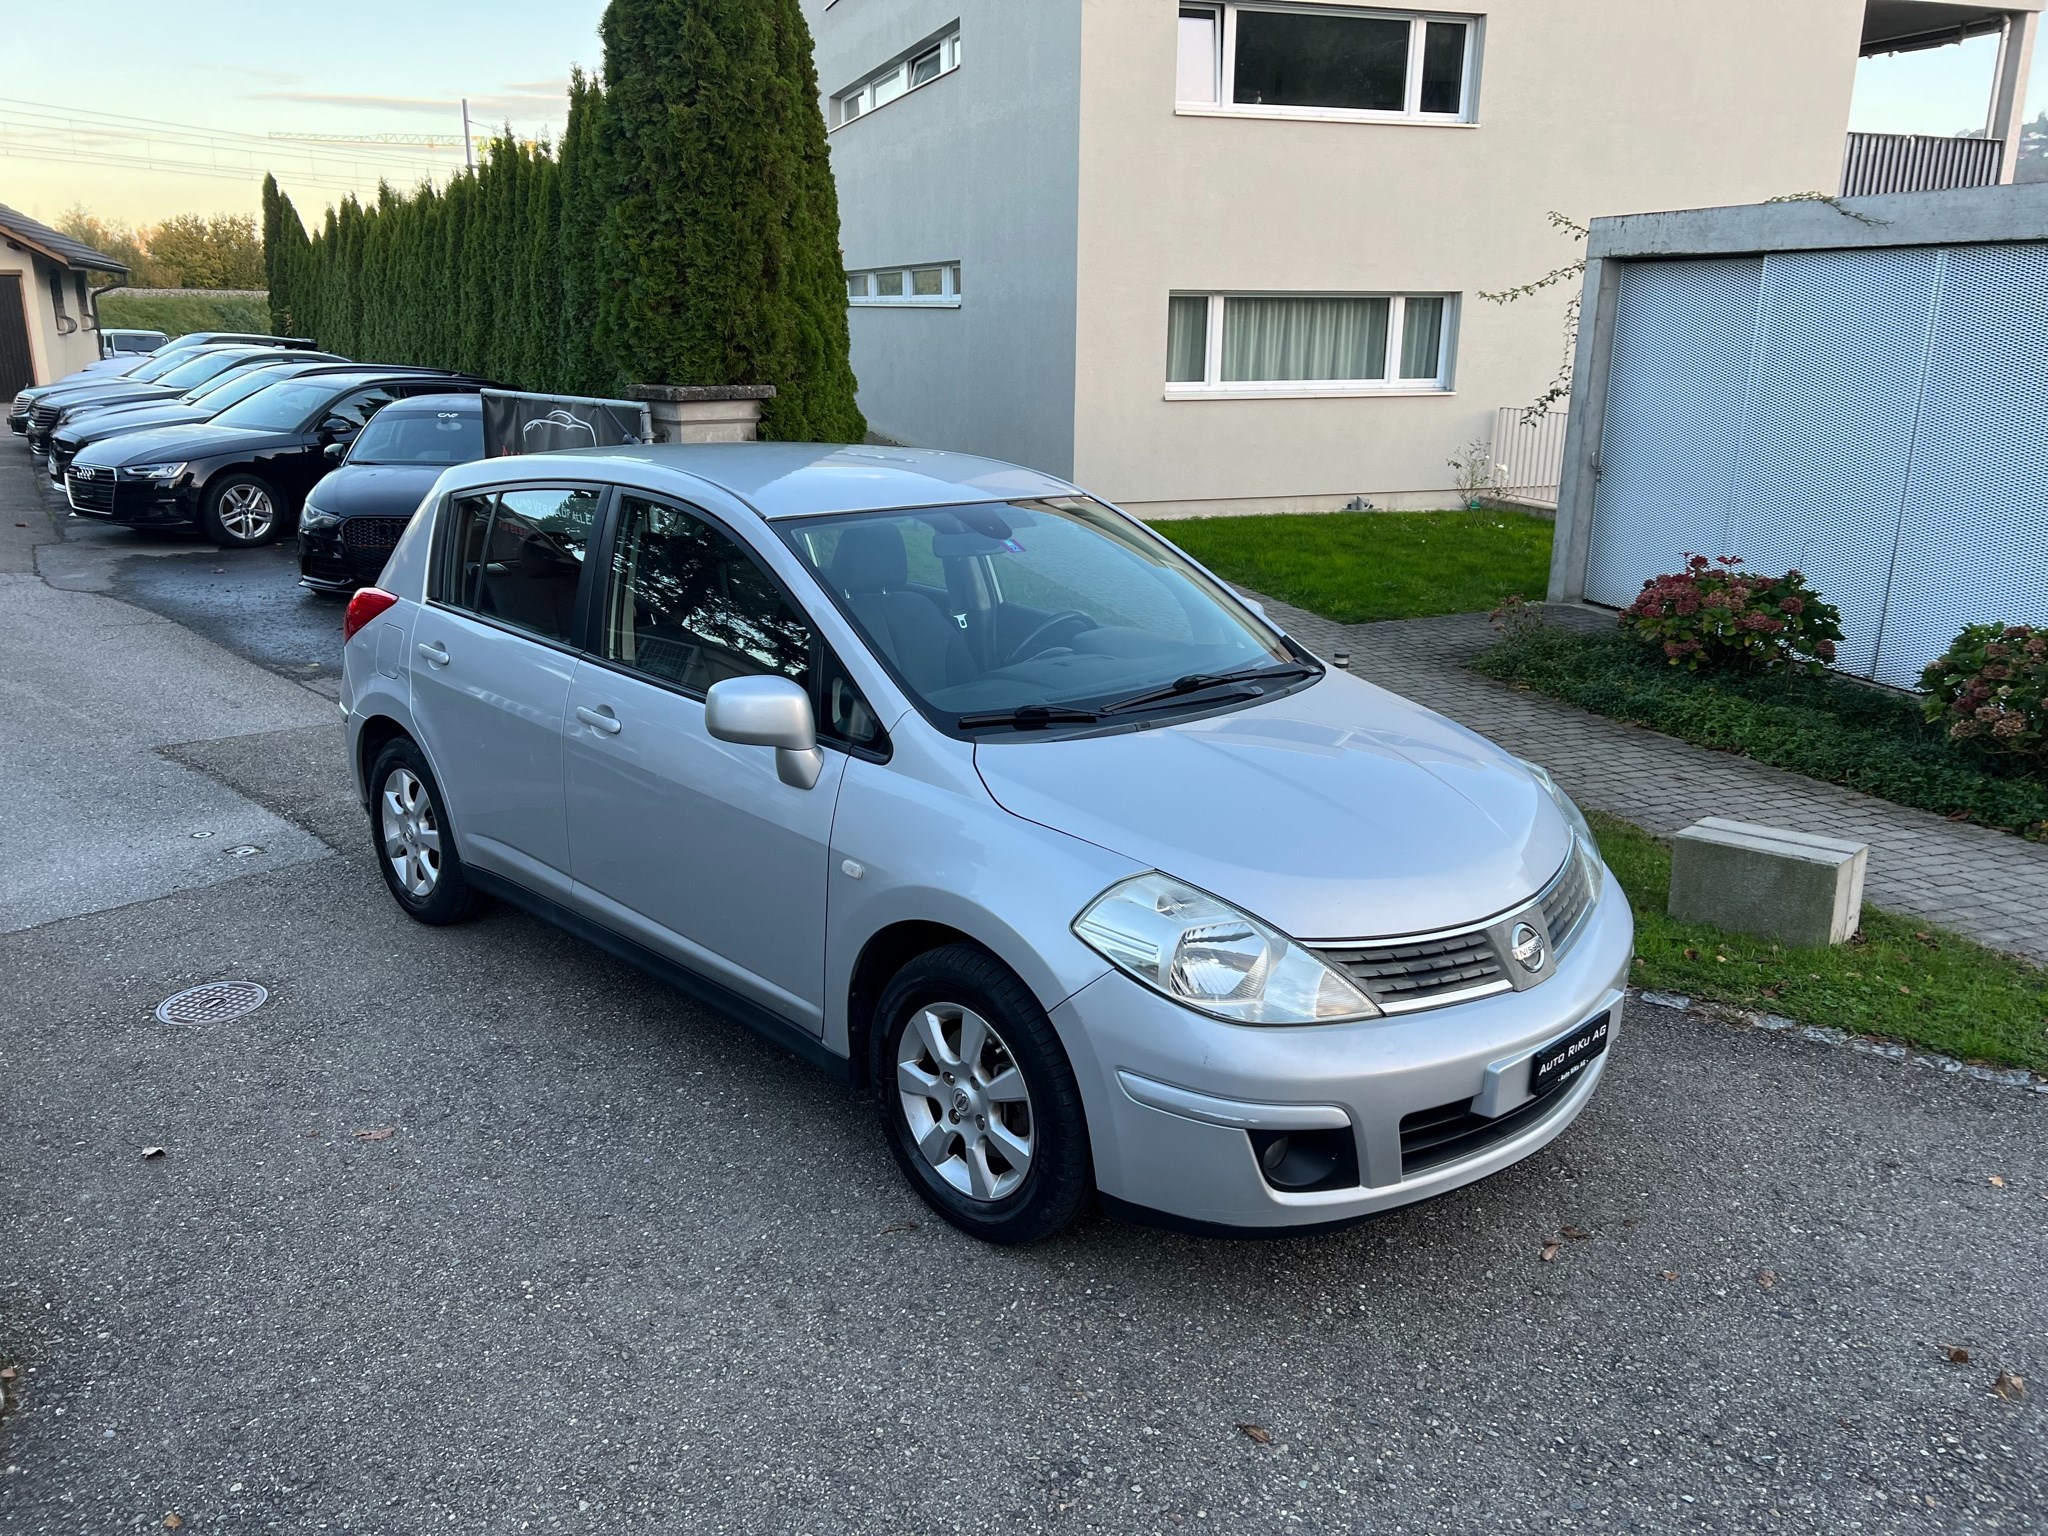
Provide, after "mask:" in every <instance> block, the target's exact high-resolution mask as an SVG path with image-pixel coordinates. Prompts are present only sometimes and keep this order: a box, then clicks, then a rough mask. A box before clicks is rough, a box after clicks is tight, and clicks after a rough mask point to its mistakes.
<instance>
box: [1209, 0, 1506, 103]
mask: <svg viewBox="0 0 2048 1536" xmlns="http://www.w3.org/2000/svg"><path fill="white" fill-rule="evenodd" d="M1477 31H1478V26H1477V18H1476V17H1470V16H1424V15H1418V14H1415V13H1413V12H1393V11H1365V10H1338V9H1335V8H1332V7H1329V6H1321V5H1318V6H1313V7H1311V6H1303V5H1294V6H1286V5H1260V4H1251V3H1245V4H1239V3H1237V0H1216V3H1214V4H1204V5H1183V6H1182V7H1181V8H1180V36H1179V44H1178V70H1177V74H1178V79H1179V87H1178V99H1179V102H1180V105H1181V107H1182V108H1183V109H1187V110H1194V111H1205V110H1206V111H1214V112H1239V113H1249V114H1252V115H1255V116H1270V117H1338V118H1358V119H1371V118H1407V119H1413V120H1416V121H1434V122H1469V121H1471V115H1472V114H1471V100H1472V84H1473V82H1472V73H1473V41H1474V37H1475V34H1476V33H1477Z"/></svg>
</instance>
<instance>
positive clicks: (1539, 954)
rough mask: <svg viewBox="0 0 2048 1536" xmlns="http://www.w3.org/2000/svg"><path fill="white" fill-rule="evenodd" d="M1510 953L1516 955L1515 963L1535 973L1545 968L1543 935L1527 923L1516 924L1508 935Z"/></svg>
mask: <svg viewBox="0 0 2048 1536" xmlns="http://www.w3.org/2000/svg"><path fill="white" fill-rule="evenodd" d="M1508 953H1509V954H1511V955H1513V956H1514V957H1515V964H1517V965H1519V966H1520V967H1521V968H1522V969H1523V970H1525V971H1528V972H1529V973H1530V974H1531V975H1533V974H1535V973H1536V972H1537V971H1540V970H1542V969H1543V935H1542V934H1540V933H1538V932H1537V931H1536V930H1535V929H1534V928H1532V927H1530V926H1529V925H1528V924H1527V923H1517V924H1515V931H1514V932H1513V933H1511V934H1509V935H1508Z"/></svg>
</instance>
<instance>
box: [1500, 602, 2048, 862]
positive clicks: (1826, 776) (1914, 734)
mask: <svg viewBox="0 0 2048 1536" xmlns="http://www.w3.org/2000/svg"><path fill="white" fill-rule="evenodd" d="M1472 666H1473V668H1474V670H1476V671H1479V672H1483V673H1485V674H1486V675H1487V676H1489V677H1497V678H1501V679H1503V680H1504V681H1507V682H1513V683H1521V684H1524V685H1526V686H1527V687H1530V688H1533V689H1535V690H1536V691H1537V692H1539V693H1547V694H1549V695H1550V696H1551V697H1552V698H1557V699H1563V700H1564V701H1565V702H1566V703H1568V704H1576V705H1578V706H1579V707H1580V708H1581V709H1590V710H1592V711H1594V712H1595V713H1597V714H1602V715H1609V716H1612V717H1613V718H1615V719H1617V720H1632V721H1634V722H1635V723H1636V724H1638V725H1646V726H1648V727H1650V729H1652V730H1655V731H1662V732H1664V733H1665V734H1666V735H1669V736H1676V737H1679V738H1680V739H1681V740H1684V741H1690V742H1696V743H1697V744H1699V745H1700V746H1703V747H1713V748H1716V749H1718V750H1720V751H1724V752H1735V753H1740V754H1741V755H1743V756H1745V757H1753V758H1755V759H1756V760H1757V761H1758V762H1764V763H1771V764H1773V765H1775V766H1777V767H1779V768H1789V769H1791V770H1792V771H1793V772H1794V773H1803V774H1805V775H1806V776H1807V777H1809V778H1815V779H1822V780H1825V781H1826V782H1828V783H1830V784H1843V785H1847V786H1848V787H1849V788H1851V789H1856V790H1861V791H1862V792H1863V793H1865V794H1868V795H1876V796H1878V797H1880V798H1881V799H1885V800H1890V801H1893V802H1895V803H1897V804H1899V805H1911V806H1917V807H1919V808H1920V809H1921V810H1926V811H1934V812H1936V813H1937V814H1939V815H1943V816H1954V817H1957V818H1960V819H1965V820H1969V821H1975V822H1979V823H1981V824H1983V825H1984V826H1988V827H1999V828H2002V829H2004V830H2006V831H2009V832H2018V833H2020V834H2022V835H2024V836H2031V837H2038V836H2041V835H2042V833H2043V831H2044V823H2048V783H2044V782H2043V781H2042V780H2041V779H2040V778H2039V777H2038V776H2035V775H2032V774H2029V773H2028V772H2027V771H2026V770H2025V768H2024V766H2023V765H2022V764H2021V763H2020V762H2019V761H2018V760H2017V759H2014V758H2009V757H2008V758H1991V757H1987V756H1984V755H1980V754H1977V753H1973V752H1970V751H1968V750H1966V749H1958V748H1957V747H1955V746H1953V745H1951V744H1950V743H1949V742H1948V741H1947V740H1945V739H1944V737H1943V735H1942V732H1941V728H1940V727H1939V726H1938V725H1929V724H1928V723H1927V722H1926V721H1924V720H1922V719H1921V717H1920V708H1919V703H1918V701H1917V700H1915V699H1914V698H1912V697H1911V696H1909V695H1907V694H1903V693H1896V692H1893V691H1892V690H1890V689H1883V688H1873V687H1870V686H1869V685H1867V684H1864V683H1860V682H1857V681H1855V680H1854V679H1853V678H1846V677H1841V676H1838V675H1836V674H1833V673H1830V674H1827V675H1824V676H1821V677H1806V676H1786V675H1771V676H1760V677H1739V676H1726V675H1711V674H1706V673H1692V672H1688V671H1686V670H1685V669H1684V668H1682V667H1671V666H1666V665H1665V664H1664V659H1663V657H1661V656H1660V655H1658V654H1657V652H1656V651H1655V649H1654V648H1652V647H1650V646H1647V645H1645V644H1643V643H1642V642H1641V641H1639V640H1636V639H1633V638H1632V637H1630V636H1628V635H1624V634H1622V633H1620V632H1619V631H1618V630H1610V631H1607V632H1605V633H1593V634H1587V633H1584V632H1582V631H1578V630H1567V629H1562V628H1558V627H1555V626H1548V625H1537V626H1532V627H1529V628H1527V629H1524V630H1522V631H1520V632H1519V633H1517V634H1516V635H1514V636H1513V637H1511V638H1509V639H1506V640H1503V641H1502V642H1501V643H1500V644H1499V645H1497V646H1495V647H1494V648H1493V649H1492V650H1490V651H1487V652H1485V653H1483V654H1482V655H1480V656H1479V657H1477V658H1476V659H1475V660H1474V661H1473V663H1472Z"/></svg>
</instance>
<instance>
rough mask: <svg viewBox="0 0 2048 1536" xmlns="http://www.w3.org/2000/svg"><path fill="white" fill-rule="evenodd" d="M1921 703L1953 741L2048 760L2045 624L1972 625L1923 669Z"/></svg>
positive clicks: (2035, 760)
mask: <svg viewBox="0 0 2048 1536" xmlns="http://www.w3.org/2000/svg"><path fill="white" fill-rule="evenodd" d="M1920 686H1921V687H1922V688H1924V689H1926V690H1927V697H1926V699H1924V700H1923V701H1922V703H1921V708H1922V709H1923V710H1924V711H1925V712H1926V715H1927V718H1928V719H1929V720H1931V721H1936V722H1939V723H1941V724H1942V725H1943V726H1944V728H1945V729H1946V730H1947V733H1948V739H1949V740H1950V741H1952V742H1964V743H1967V744H1968V745H1969V746H1971V747H1973V748H1976V749H1978V750H1981V751H1986V752H1995V753H2001V754H2005V753H2010V754H2012V755H2014V756H2017V757H2024V758H2029V759H2032V760H2033V761H2034V762H2036V763H2039V762H2041V761H2042V760H2043V759H2048V630H2035V629H2033V628H2032V627H2030V626H2028V625H2025V624H1972V625H1970V626H1969V627H1968V628H1967V629H1965V630H1964V631H1963V632H1962V633H1961V634H1960V635H1957V636H1956V637H1955V640H1954V641H1953V642H1952V643H1951V644H1950V645H1949V648H1948V654H1947V655H1945V656H1942V657H1940V658H1939V659H1938V660H1935V661H1931V662H1929V663H1928V664H1927V670H1926V671H1924V672H1922V673H1921V674H1920Z"/></svg>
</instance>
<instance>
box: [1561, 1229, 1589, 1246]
mask: <svg viewBox="0 0 2048 1536" xmlns="http://www.w3.org/2000/svg"><path fill="white" fill-rule="evenodd" d="M1557 1230H1558V1231H1560V1232H1562V1233H1563V1234H1564V1235H1565V1236H1566V1237H1568V1238H1570V1239H1571V1240H1572V1241H1573V1242H1575V1243H1583V1242H1584V1241H1585V1240H1586V1239H1587V1238H1589V1237H1591V1236H1592V1235H1593V1234H1592V1233H1590V1232H1588V1231H1587V1230H1586V1229H1585V1228H1584V1227H1559V1228H1558V1229H1557Z"/></svg>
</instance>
